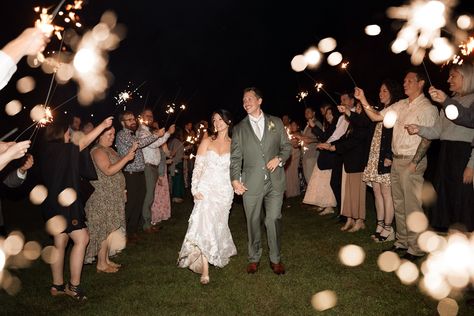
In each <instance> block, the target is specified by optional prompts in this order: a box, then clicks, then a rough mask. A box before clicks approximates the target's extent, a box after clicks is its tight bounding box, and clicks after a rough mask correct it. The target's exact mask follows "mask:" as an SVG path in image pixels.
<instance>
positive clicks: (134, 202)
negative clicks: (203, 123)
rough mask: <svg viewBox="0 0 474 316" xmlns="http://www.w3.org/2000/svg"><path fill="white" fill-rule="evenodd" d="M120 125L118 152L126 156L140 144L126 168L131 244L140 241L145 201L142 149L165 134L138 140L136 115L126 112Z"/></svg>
mask: <svg viewBox="0 0 474 316" xmlns="http://www.w3.org/2000/svg"><path fill="white" fill-rule="evenodd" d="M120 123H121V124H122V127H123V129H122V130H121V131H119V132H118V133H117V138H116V139H117V141H116V146H117V152H118V153H119V155H120V156H125V155H126V154H127V153H128V151H129V149H130V147H132V145H133V143H137V144H138V149H137V151H136V152H135V159H134V160H132V161H130V162H129V163H128V164H127V165H126V166H125V168H124V172H123V173H124V175H125V182H126V186H127V204H126V205H125V216H126V221H127V236H128V241H129V242H130V243H133V242H136V241H137V239H138V236H137V231H138V227H139V225H140V220H141V219H142V206H143V200H144V199H145V175H144V172H143V171H144V170H145V159H144V157H143V152H142V150H141V149H142V148H143V147H146V146H148V145H149V144H151V143H153V142H154V141H156V140H157V139H158V138H160V137H162V136H163V135H164V133H165V131H164V129H160V130H158V131H155V132H154V133H153V134H152V135H150V136H148V137H144V138H138V137H137V136H136V135H135V132H136V131H137V128H138V124H137V121H136V119H135V115H134V114H133V113H132V112H130V111H127V112H124V113H122V114H121V115H120Z"/></svg>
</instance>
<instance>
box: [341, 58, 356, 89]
mask: <svg viewBox="0 0 474 316" xmlns="http://www.w3.org/2000/svg"><path fill="white" fill-rule="evenodd" d="M347 65H349V62H345V63H342V64H341V68H342V69H344V71H345V72H346V74H347V75H348V76H349V78H351V81H352V83H353V84H354V87H357V83H356V82H355V80H354V77H352V75H351V73H350V72H349V69H347Z"/></svg>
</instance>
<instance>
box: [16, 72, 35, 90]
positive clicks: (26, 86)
mask: <svg viewBox="0 0 474 316" xmlns="http://www.w3.org/2000/svg"><path fill="white" fill-rule="evenodd" d="M35 85H36V82H35V79H33V77H31V76H26V77H23V78H21V79H19V80H18V81H17V82H16V89H17V90H18V92H20V93H28V92H31V91H33V90H34V89H35Z"/></svg>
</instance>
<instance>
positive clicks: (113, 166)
mask: <svg viewBox="0 0 474 316" xmlns="http://www.w3.org/2000/svg"><path fill="white" fill-rule="evenodd" d="M137 148H138V146H137V143H134V144H133V145H132V147H131V148H130V150H129V151H128V153H127V154H126V155H125V156H123V157H122V158H121V159H120V160H119V161H117V162H116V163H112V162H111V161H110V159H109V156H108V155H107V153H106V152H105V151H104V150H102V149H100V148H97V149H95V150H94V151H92V153H91V155H92V159H93V160H94V162H95V164H96V166H97V168H99V170H100V171H102V173H103V174H105V175H106V176H113V175H114V174H116V173H117V172H119V171H120V170H122V168H123V167H125V165H126V164H127V162H129V161H131V160H133V159H134V158H135V151H136V150H137Z"/></svg>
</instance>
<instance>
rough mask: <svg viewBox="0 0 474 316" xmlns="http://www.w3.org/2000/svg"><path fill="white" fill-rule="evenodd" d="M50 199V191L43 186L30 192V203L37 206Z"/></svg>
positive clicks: (37, 186)
mask: <svg viewBox="0 0 474 316" xmlns="http://www.w3.org/2000/svg"><path fill="white" fill-rule="evenodd" d="M46 197H48V189H46V187H45V186H44V185H42V184H38V185H36V186H35V187H34V188H33V190H31V192H30V201H31V203H33V204H35V205H40V204H41V203H43V202H44V200H45V199H46Z"/></svg>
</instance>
